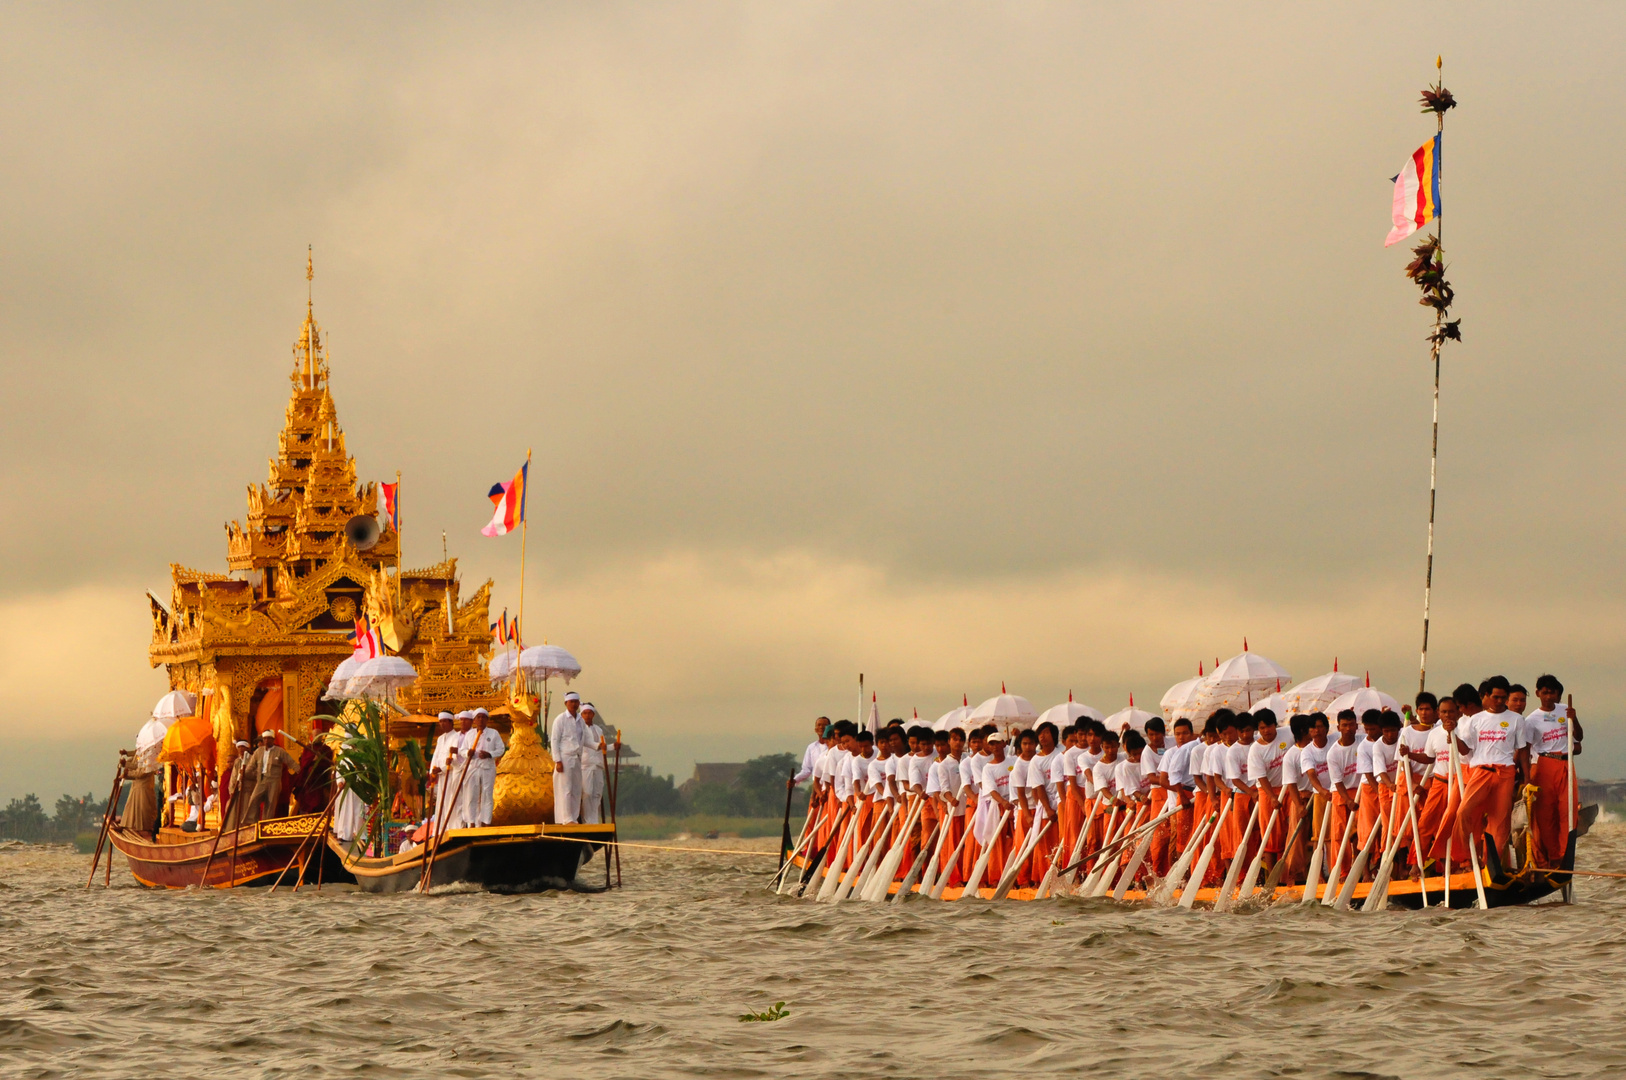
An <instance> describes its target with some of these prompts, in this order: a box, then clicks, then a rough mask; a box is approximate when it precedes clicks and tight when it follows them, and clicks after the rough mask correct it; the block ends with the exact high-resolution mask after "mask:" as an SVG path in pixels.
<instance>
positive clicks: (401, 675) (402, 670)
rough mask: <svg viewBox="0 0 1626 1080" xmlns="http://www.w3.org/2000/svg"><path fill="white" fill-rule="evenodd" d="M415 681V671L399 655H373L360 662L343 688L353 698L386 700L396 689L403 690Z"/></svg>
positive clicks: (416, 679) (416, 678)
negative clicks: (369, 658)
mask: <svg viewBox="0 0 1626 1080" xmlns="http://www.w3.org/2000/svg"><path fill="white" fill-rule="evenodd" d="M417 681H418V673H417V671H415V670H414V669H413V667H412V665H411V664H409V663H407V662H406V661H405V660H403V659H401V658H400V657H399V656H375V657H373V658H372V659H371V660H363V661H362V662H361V665H360V666H359V667H357V668H356V673H355V674H354V675H352V676H350V681H349V682H347V683H345V685H344V690H345V693H346V694H348V695H349V696H350V697H353V698H375V699H377V700H379V701H387V700H388V699H389V698H391V697H393V696H394V695H395V692H396V691H397V690H404V689H406V688H407V687H409V686H411V685H412V684H413V683H414V682H417Z"/></svg>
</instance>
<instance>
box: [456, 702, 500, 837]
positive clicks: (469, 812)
mask: <svg viewBox="0 0 1626 1080" xmlns="http://www.w3.org/2000/svg"><path fill="white" fill-rule="evenodd" d="M490 715H491V714H489V713H487V712H486V711H485V710H484V709H475V710H474V728H473V729H472V730H470V731H469V732H467V733H466V734H465V736H464V738H465V739H466V747H465V750H464V753H465V754H467V755H468V757H469V775H468V779H467V780H465V781H464V782H463V820H464V821H465V822H466V823H467V824H468V825H469V826H470V827H472V828H476V829H478V828H482V827H484V826H488V825H490V824H491V809H492V807H491V793H492V789H493V788H494V787H495V786H496V783H497V759H498V758H500V757H502V755H503V751H505V750H507V749H508V748H507V747H506V746H504V745H503V741H502V736H501V735H499V734H498V733H497V729H496V728H494V727H488V726H486V722H487V720H488V719H489V718H490Z"/></svg>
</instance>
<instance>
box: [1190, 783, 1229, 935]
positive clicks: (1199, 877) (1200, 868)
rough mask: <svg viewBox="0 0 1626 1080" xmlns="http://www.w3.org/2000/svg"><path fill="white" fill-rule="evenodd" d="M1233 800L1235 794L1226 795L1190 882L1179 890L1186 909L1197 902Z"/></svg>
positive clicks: (1193, 869)
mask: <svg viewBox="0 0 1626 1080" xmlns="http://www.w3.org/2000/svg"><path fill="white" fill-rule="evenodd" d="M1235 801H1236V796H1235V795H1230V794H1228V795H1226V797H1225V803H1224V805H1223V806H1221V807H1220V811H1219V814H1218V815H1216V816H1215V818H1214V828H1213V831H1211V832H1210V833H1209V834H1208V843H1207V845H1205V846H1204V847H1203V854H1202V857H1201V858H1200V859H1198V860H1197V865H1196V866H1195V867H1193V868H1192V871H1191V884H1190V885H1187V886H1186V887H1185V888H1183V889H1181V890H1180V906H1181V907H1183V908H1185V909H1186V910H1187V911H1190V910H1191V905H1192V904H1194V903H1196V902H1197V894H1198V893H1199V892H1201V891H1202V887H1203V882H1204V881H1207V880H1208V867H1209V864H1210V863H1212V862H1213V861H1214V852H1215V850H1216V849H1217V848H1218V847H1219V834H1220V829H1222V828H1224V827H1225V818H1226V816H1227V815H1228V814H1230V812H1231V804H1232V803H1234V802H1235Z"/></svg>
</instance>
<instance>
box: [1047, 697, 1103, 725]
mask: <svg viewBox="0 0 1626 1080" xmlns="http://www.w3.org/2000/svg"><path fill="white" fill-rule="evenodd" d="M1081 716H1087V717H1089V718H1090V719H1091V720H1099V719H1101V711H1100V710H1099V709H1092V708H1090V707H1089V706H1088V705H1085V704H1084V703H1083V702H1080V701H1064V702H1062V703H1061V704H1060V705H1052V706H1050V708H1048V709H1046V710H1045V711H1044V712H1042V713H1040V714H1039V718H1038V719H1037V720H1035V721H1034V722H1033V726H1034V727H1038V726H1039V725H1040V724H1043V723H1047V722H1048V723H1051V724H1055V725H1056V730H1057V731H1064V730H1066V728H1067V727H1068V726H1069V725H1071V724H1073V723H1075V722H1076V721H1077V720H1078V718H1079V717H1081Z"/></svg>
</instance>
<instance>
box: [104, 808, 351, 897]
mask: <svg viewBox="0 0 1626 1080" xmlns="http://www.w3.org/2000/svg"><path fill="white" fill-rule="evenodd" d="M321 822H322V815H321V814H300V815H297V816H295V817H286V818H268V819H266V820H264V821H257V822H253V823H252V824H248V825H242V826H239V827H238V828H237V829H235V830H228V831H227V832H226V833H224V834H223V835H221V836H220V842H219V845H218V847H217V846H216V843H215V833H214V832H213V831H209V832H201V831H200V832H195V833H183V832H181V831H180V830H178V829H164V830H162V831H161V832H160V833H159V838H158V840H156V841H154V840H153V839H152V837H151V836H148V835H146V834H143V833H133V832H130V831H128V830H126V829H123V828H120V827H114V828H113V829H112V830H111V831H110V834H109V835H110V838H111V840H112V842H113V846H114V847H115V848H117V849H118V850H119V852H120V853H121V854H122V855H123V856H124V857H125V859H126V860H127V861H128V862H129V864H130V873H131V875H132V876H133V877H134V878H135V879H136V880H137V881H139V882H140V883H141V884H143V885H145V886H147V887H148V888H153V889H186V888H191V887H193V886H197V885H208V886H209V887H211V888H237V887H241V886H257V885H270V884H271V883H272V882H273V881H275V880H276V879H277V876H278V875H279V874H282V873H283V871H284V870H287V873H286V874H285V875H284V876H283V878H282V883H283V884H284V885H293V884H295V883H296V882H298V881H299V880H301V879H303V880H306V881H312V882H314V881H315V880H316V878H317V875H318V870H319V869H320V872H321V876H322V880H323V881H331V882H335V883H339V882H347V881H349V880H350V875H349V874H348V873H347V872H346V871H345V869H344V866H343V864H342V863H341V862H340V861H339V860H338V859H336V858H331V857H330V856H329V855H328V852H327V850H326V848H324V847H323V846H322V845H321V844H320V843H319V842H315V841H310V842H306V843H305V845H304V847H305V851H304V854H303V856H301V857H300V860H299V862H298V863H296V864H295V865H294V866H292V867H291V868H290V867H289V863H290V861H292V860H294V858H295V855H296V853H297V852H298V851H299V847H300V844H301V842H302V841H306V838H308V837H310V835H311V834H312V833H314V832H315V831H317V830H318V829H320V828H321ZM234 848H235V858H234ZM211 851H213V852H214V858H213V859H211V858H210V857H209V854H210V852H211ZM318 859H321V860H323V861H322V862H321V863H320V864H319V863H318V862H317V860H318ZM205 867H207V868H208V880H207V881H205V880H204V868H205Z"/></svg>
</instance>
